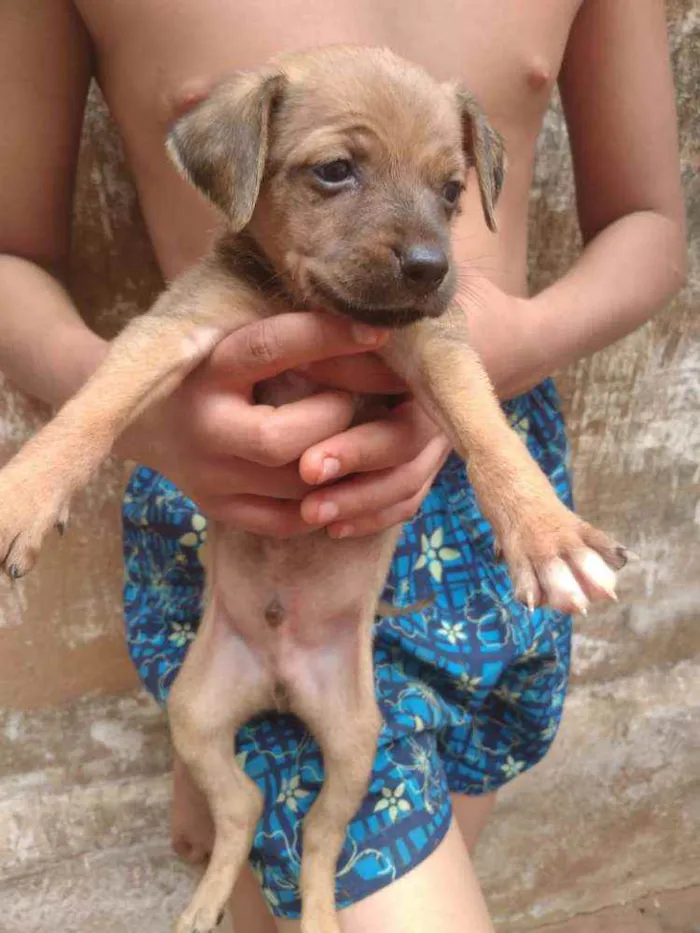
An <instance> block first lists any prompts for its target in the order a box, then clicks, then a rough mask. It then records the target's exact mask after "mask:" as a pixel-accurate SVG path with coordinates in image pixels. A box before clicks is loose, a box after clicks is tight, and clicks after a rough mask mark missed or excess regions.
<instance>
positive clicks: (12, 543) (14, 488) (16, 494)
mask: <svg viewBox="0 0 700 933" xmlns="http://www.w3.org/2000/svg"><path fill="white" fill-rule="evenodd" d="M69 505H70V495H69V494H68V493H66V492H65V491H64V489H63V488H62V485H61V483H60V482H58V479H57V477H56V476H55V475H52V473H51V471H50V469H48V468H47V466H46V463H45V462H44V463H42V462H38V461H36V460H35V459H34V458H28V459H24V460H21V459H20V458H17V459H16V460H14V461H13V462H12V463H10V464H9V465H8V466H7V467H5V469H4V470H2V471H1V472H0V565H1V566H2V569H3V570H4V571H5V573H6V574H7V575H8V576H9V577H10V579H11V580H16V579H17V578H18V577H22V576H24V575H25V574H26V573H28V572H29V571H30V570H31V569H32V567H33V566H34V563H35V561H36V558H37V555H38V553H39V549H40V548H41V544H42V542H43V540H44V538H45V536H46V534H47V533H48V532H49V531H52V530H53V529H54V528H56V529H57V530H58V531H59V532H60V533H61V534H62V533H63V530H64V529H65V526H66V524H67V522H68V510H69Z"/></svg>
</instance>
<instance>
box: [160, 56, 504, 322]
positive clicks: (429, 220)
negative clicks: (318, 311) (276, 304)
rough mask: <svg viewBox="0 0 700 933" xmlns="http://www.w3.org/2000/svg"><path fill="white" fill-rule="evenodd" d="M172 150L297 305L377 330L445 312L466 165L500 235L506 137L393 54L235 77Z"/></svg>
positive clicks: (177, 131)
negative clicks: (252, 243)
mask: <svg viewBox="0 0 700 933" xmlns="http://www.w3.org/2000/svg"><path fill="white" fill-rule="evenodd" d="M168 150H169V152H170V154H171V157H172V158H173V160H174V161H175V163H176V165H177V166H178V167H179V168H180V170H181V171H182V172H183V173H184V175H185V176H186V177H187V178H188V179H189V180H190V181H191V182H192V183H193V184H194V185H195V186H196V187H197V188H199V189H200V191H202V192H203V194H205V195H206V196H207V197H208V198H209V199H210V200H211V201H212V202H213V203H214V204H215V205H216V206H217V207H218V208H219V209H220V210H221V211H222V212H223V213H224V215H225V216H226V218H227V220H228V223H229V225H230V227H231V228H232V229H233V230H234V231H241V230H243V229H244V228H246V229H247V231H248V232H249V233H250V234H251V235H252V236H253V238H254V239H255V240H256V241H257V243H258V244H259V246H260V248H261V249H262V250H263V252H264V253H265V254H266V256H267V257H268V259H269V261H270V262H271V263H272V265H273V267H274V269H275V272H276V273H277V274H278V275H279V276H280V277H281V279H282V280H283V281H284V283H285V285H286V287H287V289H288V290H289V291H290V292H291V293H293V294H294V295H295V297H296V298H298V299H301V300H302V301H303V302H305V303H306V304H309V305H315V306H320V307H325V308H327V309H329V310H335V311H338V312H340V313H343V314H346V315H349V316H351V317H353V318H356V319H358V320H362V321H364V322H367V323H370V324H374V325H377V326H397V325H400V324H407V323H410V322H412V321H415V320H418V319H419V318H421V317H426V316H437V315H439V314H441V313H442V312H443V311H444V310H445V309H446V307H447V305H448V303H449V301H450V300H451V298H452V296H453V293H454V289H455V271H454V268H453V264H452V256H451V246H450V224H451V220H452V219H453V217H454V216H455V214H456V213H457V212H458V210H459V201H460V195H461V192H462V190H463V189H464V187H465V185H466V181H467V170H468V168H469V167H471V166H473V167H474V168H475V170H476V178H477V181H478V184H479V188H480V193H481V202H482V206H483V210H484V216H485V219H486V223H487V224H488V226H489V228H490V229H491V230H495V217H494V209H495V205H496V201H497V199H498V195H499V192H500V189H501V185H502V181H503V164H504V156H503V146H502V143H501V140H500V137H499V136H498V135H497V134H496V133H495V132H494V131H493V130H491V128H490V127H489V125H488V123H487V121H486V119H485V118H484V116H483V114H482V113H481V111H480V109H479V107H478V106H477V104H476V102H475V101H474V99H473V98H472V97H471V96H470V95H469V94H468V93H466V92H465V91H463V90H460V89H459V88H456V87H454V86H452V85H441V84H438V83H437V82H435V81H434V80H433V79H431V78H430V77H429V76H428V75H427V74H426V73H425V72H424V71H423V70H422V69H420V68H418V67H416V66H413V65H410V64H408V63H407V62H404V61H402V60H401V59H399V58H397V57H396V56H394V55H393V54H392V53H390V52H388V51H386V50H380V49H358V48H348V47H332V48H327V49H322V50H315V51H313V52H309V53H305V54H297V55H293V56H287V57H284V58H282V59H280V60H278V62H277V63H275V65H273V66H270V67H268V68H266V69H264V70H262V71H260V72H257V73H249V74H242V75H238V76H235V77H233V78H231V79H230V80H228V81H226V82H224V83H223V84H221V85H220V86H219V87H218V88H217V89H216V90H215V91H214V92H213V93H212V94H211V95H210V96H209V97H208V98H207V99H206V100H205V101H204V102H203V103H201V104H200V105H198V106H197V107H196V108H195V109H194V110H192V111H191V112H190V113H188V114H186V115H185V116H184V117H182V118H181V119H180V120H178V121H177V123H176V124H175V125H174V127H173V128H172V130H171V132H170V135H169V137H168Z"/></svg>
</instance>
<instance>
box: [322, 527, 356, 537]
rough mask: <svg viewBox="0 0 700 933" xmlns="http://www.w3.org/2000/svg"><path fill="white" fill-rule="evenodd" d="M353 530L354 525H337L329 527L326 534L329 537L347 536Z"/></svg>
mask: <svg viewBox="0 0 700 933" xmlns="http://www.w3.org/2000/svg"><path fill="white" fill-rule="evenodd" d="M354 530H355V526H354V525H339V526H338V527H337V528H332V529H329V530H328V534H329V535H330V536H331V538H349V537H350V535H351V534H352V533H353V531H354Z"/></svg>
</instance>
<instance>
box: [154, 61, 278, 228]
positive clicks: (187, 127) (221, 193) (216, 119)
mask: <svg viewBox="0 0 700 933" xmlns="http://www.w3.org/2000/svg"><path fill="white" fill-rule="evenodd" d="M284 84H285V78H284V75H282V74H280V73H267V74H262V75H261V74H240V75H237V76H236V77H234V78H230V79H229V80H228V81H225V82H223V84H220V85H219V86H218V87H217V88H216V89H215V90H214V91H213V92H212V93H211V94H210V95H209V96H208V97H207V98H206V99H205V100H204V101H202V102H201V103H200V104H197V106H196V107H194V109H193V110H190V111H189V113H187V114H185V116H183V117H180V119H179V120H177V121H176V122H175V124H174V125H173V126H172V128H171V130H170V132H169V133H168V137H167V140H166V148H167V150H168V153H169V155H170V158H171V159H172V161H173V162H174V163H175V165H176V166H177V168H178V169H179V170H180V172H181V173H182V174H183V175H184V176H185V178H187V180H188V181H190V182H191V183H192V184H193V185H194V186H195V187H196V188H198V189H199V190H200V191H201V192H202V193H203V194H204V195H206V197H207V198H209V200H210V201H211V202H212V203H213V204H214V205H215V206H216V207H218V208H219V210H220V211H222V212H223V213H224V214H225V215H226V217H227V219H228V221H229V223H230V225H231V226H232V227H233V229H234V230H236V231H238V230H242V229H243V227H245V226H246V225H247V224H248V222H249V221H250V218H251V217H252V214H253V210H254V209H255V202H256V201H257V199H258V194H259V193H260V185H261V183H262V179H263V174H264V171H265V162H266V159H267V148H268V130H269V120H270V113H271V110H272V107H273V105H274V104H275V103H276V101H277V100H279V98H280V96H281V94H282V91H283V89H284Z"/></svg>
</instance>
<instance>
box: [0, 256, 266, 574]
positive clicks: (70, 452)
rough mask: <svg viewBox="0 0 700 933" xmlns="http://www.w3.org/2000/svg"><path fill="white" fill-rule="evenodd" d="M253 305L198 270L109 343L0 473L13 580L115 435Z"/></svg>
mask: <svg viewBox="0 0 700 933" xmlns="http://www.w3.org/2000/svg"><path fill="white" fill-rule="evenodd" d="M259 304H260V300H259V298H257V297H256V296H255V295H254V294H248V293H247V290H246V289H245V287H244V286H243V285H241V284H240V283H239V282H238V281H237V280H236V279H235V278H234V277H233V276H230V275H226V274H225V273H224V272H222V270H220V269H217V268H215V267H214V266H213V264H211V265H209V266H207V265H205V264H203V265H202V266H201V267H198V268H197V269H196V270H193V271H192V272H191V273H190V274H189V275H187V276H185V277H183V278H182V279H180V280H178V282H177V283H175V285H174V286H173V287H172V288H171V289H170V290H169V291H168V292H166V293H165V294H164V295H163V296H162V297H161V298H160V299H159V300H158V302H156V304H155V305H154V307H153V309H152V310H151V311H150V312H149V313H148V314H145V315H144V316H142V317H139V318H136V319H135V320H134V321H132V322H131V323H130V324H129V325H128V326H127V327H126V328H125V330H124V331H123V332H122V333H121V334H120V335H119V336H118V337H117V338H116V339H115V340H114V342H113V344H112V346H111V347H110V350H109V352H108V354H107V356H106V358H105V360H104V362H103V363H102V364H101V365H100V366H99V367H98V369H97V371H96V372H95V373H94V374H93V376H92V377H91V379H89V380H88V382H87V383H86V384H85V386H84V387H83V388H82V389H81V390H80V391H79V392H78V393H77V394H76V395H75V396H74V397H73V398H72V399H71V400H70V401H68V402H67V403H66V405H65V406H64V407H63V408H62V409H61V411H60V412H59V413H58V414H57V415H56V417H55V418H54V419H53V420H52V421H50V422H49V423H48V424H47V425H46V426H45V427H44V428H43V429H42V430H41V431H39V433H38V434H36V435H35V436H34V437H33V438H32V439H31V440H30V441H29V442H28V443H27V444H26V445H25V446H24V447H23V448H22V450H20V452H19V453H18V454H17V455H16V456H15V457H14V459H13V460H11V461H10V463H9V464H8V465H7V466H6V467H5V468H4V469H3V470H2V472H0V563H2V564H3V566H4V569H5V570H6V571H7V573H8V574H9V575H10V576H11V577H12V578H15V577H20V576H22V575H23V574H25V573H26V572H27V571H28V570H30V569H31V567H32V565H33V563H34V560H35V557H36V554H37V552H38V550H39V547H40V545H41V542H42V540H43V538H44V536H45V535H46V533H47V532H48V531H50V530H51V528H53V527H54V526H58V527H59V528H60V527H61V526H62V525H63V524H64V523H65V521H66V517H67V513H68V506H69V502H70V499H71V497H72V495H73V494H74V493H75V492H76V491H77V490H78V489H79V488H80V487H81V486H83V485H84V484H85V483H86V482H87V481H88V480H89V478H90V476H91V475H92V474H93V473H94V471H95V470H96V469H97V467H99V465H100V464H101V463H102V462H103V461H104V460H105V459H106V458H107V456H108V455H109V453H110V451H111V449H112V446H113V445H114V442H115V441H116V439H117V438H118V437H119V435H120V434H121V432H122V431H123V430H124V429H125V428H126V427H127V426H128V425H129V424H130V423H131V422H132V421H133V420H134V419H135V418H136V417H137V416H138V414H139V413H140V412H141V411H143V410H144V409H145V408H146V407H147V406H149V405H151V404H152V403H153V402H155V401H157V400H158V399H160V398H163V397H165V396H166V395H168V394H170V393H171V392H172V391H173V390H174V389H175V388H176V387H177V386H178V385H179V384H180V382H182V380H183V379H184V378H185V376H186V375H187V374H188V373H189V372H191V371H192V370H193V369H194V368H195V367H196V366H197V365H198V363H200V362H201V361H202V360H203V359H204V358H205V357H206V356H207V355H208V354H209V353H210V352H211V350H212V349H213V348H214V346H215V345H216V344H217V343H218V342H219V341H220V340H221V339H222V337H224V336H225V335H226V334H227V333H230V332H231V331H233V330H235V329H236V328H237V327H240V326H241V325H243V324H245V323H247V322H248V321H251V320H254V319H256V318H257V317H258V316H259V311H260V307H259Z"/></svg>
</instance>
